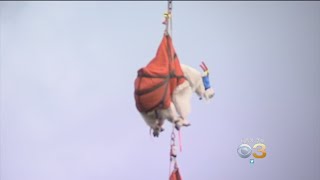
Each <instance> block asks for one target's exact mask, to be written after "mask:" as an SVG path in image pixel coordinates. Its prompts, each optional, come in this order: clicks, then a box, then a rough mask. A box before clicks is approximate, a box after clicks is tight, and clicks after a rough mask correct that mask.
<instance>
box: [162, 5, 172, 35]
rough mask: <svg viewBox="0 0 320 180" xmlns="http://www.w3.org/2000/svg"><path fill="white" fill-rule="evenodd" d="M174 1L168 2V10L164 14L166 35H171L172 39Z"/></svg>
mask: <svg viewBox="0 0 320 180" xmlns="http://www.w3.org/2000/svg"><path fill="white" fill-rule="evenodd" d="M171 16H172V0H168V10H167V12H165V13H164V18H165V20H164V22H162V24H164V25H165V26H166V27H165V30H164V33H165V34H166V35H170V33H171V37H172V18H171ZM169 26H170V33H169Z"/></svg>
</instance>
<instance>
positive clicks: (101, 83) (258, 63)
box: [0, 1, 320, 180]
mask: <svg viewBox="0 0 320 180" xmlns="http://www.w3.org/2000/svg"><path fill="white" fill-rule="evenodd" d="M166 6H167V4H166V2H125V1H122V2H107V1H106V2H0V13H1V17H0V18H1V19H0V28H1V29H0V43H1V44H0V58H1V59H0V60H1V61H0V63H1V95H0V99H1V111H0V112H1V114H0V118H1V119H0V122H1V127H0V130H1V132H0V135H1V137H0V138H1V142H0V145H1V147H0V150H1V151H0V152H1V154H0V157H1V159H0V165H1V166H0V179H1V180H89V179H90V180H106V179H108V180H111V179H112V180H129V179H130V180H131V179H137V180H138V179H139V180H163V179H167V178H168V173H169V172H168V171H169V169H168V165H169V157H168V154H169V136H170V131H171V126H170V125H169V124H168V123H166V124H165V128H166V130H165V131H164V132H163V133H162V134H161V135H160V138H158V139H153V138H151V137H150V136H149V134H148V133H149V128H148V127H147V126H146V124H145V123H144V121H143V119H142V118H141V117H140V115H139V114H138V112H137V110H136V108H135V104H134V103H135V102H134V97H133V91H134V86H133V83H134V79H135V77H136V72H137V70H138V69H139V68H141V67H143V66H145V65H146V64H147V63H148V62H149V60H151V59H152V58H153V57H154V55H155V53H156V50H157V47H158V45H159V43H160V41H161V38H162V33H163V29H164V27H163V25H162V24H161V22H162V20H163V15H162V14H163V13H164V11H165V9H166ZM173 13H174V14H173V42H174V45H175V48H176V51H177V53H178V56H179V58H180V61H181V63H184V64H188V65H190V66H193V67H195V68H198V67H199V66H198V65H199V63H200V62H201V61H202V60H205V61H206V62H207V65H208V67H209V68H210V70H211V71H210V72H211V75H210V76H211V83H212V86H213V87H214V88H215V90H216V96H215V97H214V99H213V101H212V102H211V103H209V104H206V103H203V102H202V101H199V100H198V99H197V98H196V96H193V99H192V114H191V115H190V122H191V123H192V126H190V127H188V128H185V129H183V130H182V141H183V142H182V143H183V152H182V153H180V154H179V155H178V161H179V166H180V168H181V173H182V175H183V177H184V179H185V180H212V179H225V180H235V179H250V180H251V179H252V180H253V179H260V180H270V179H276V180H278V179H279V180H283V179H291V180H301V179H308V180H318V179H320V172H319V168H320V155H319V153H320V143H319V138H320V131H319V127H320V123H319V120H320V109H319V107H320V106H319V105H320V103H319V102H320V79H319V78H320V3H319V2H274V1H273V2H251V1H246V2H231V1H230V2H214V1H212V2H174V3H173ZM198 69H199V70H200V68H198ZM245 137H251V138H257V137H259V138H263V139H264V140H265V143H266V145H267V157H266V158H265V159H258V160H256V162H255V164H254V165H250V164H249V159H242V158H240V157H239V156H238V155H237V152H236V150H237V147H238V146H239V145H240V143H241V139H242V138H245Z"/></svg>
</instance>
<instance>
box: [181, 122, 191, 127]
mask: <svg viewBox="0 0 320 180" xmlns="http://www.w3.org/2000/svg"><path fill="white" fill-rule="evenodd" d="M183 126H185V127H188V126H191V124H190V123H184V124H183Z"/></svg>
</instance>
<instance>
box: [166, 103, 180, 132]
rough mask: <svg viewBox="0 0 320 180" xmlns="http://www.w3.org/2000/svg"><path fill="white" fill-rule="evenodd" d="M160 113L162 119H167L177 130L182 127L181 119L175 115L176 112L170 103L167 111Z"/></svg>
mask: <svg viewBox="0 0 320 180" xmlns="http://www.w3.org/2000/svg"><path fill="white" fill-rule="evenodd" d="M160 113H161V115H162V117H163V119H167V120H168V121H170V122H171V123H174V124H175V127H176V129H178V130H179V129H180V127H181V126H182V125H183V119H182V118H181V117H180V116H179V114H178V113H177V110H176V108H175V106H174V104H173V103H172V102H171V103H170V106H169V108H168V109H165V110H161V111H160Z"/></svg>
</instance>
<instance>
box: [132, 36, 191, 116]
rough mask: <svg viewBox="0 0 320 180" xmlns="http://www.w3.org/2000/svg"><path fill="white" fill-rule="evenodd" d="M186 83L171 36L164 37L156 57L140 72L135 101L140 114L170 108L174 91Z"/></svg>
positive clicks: (136, 80)
mask: <svg viewBox="0 0 320 180" xmlns="http://www.w3.org/2000/svg"><path fill="white" fill-rule="evenodd" d="M184 81H185V79H184V75H183V71H182V69H181V66H180V61H179V59H178V57H177V54H176V52H175V49H174V47H173V44H172V39H171V37H170V36H169V35H164V36H163V38H162V41H161V43H160V46H159V48H158V51H157V54H156V56H155V57H154V58H153V59H152V60H151V61H150V62H149V64H148V65H147V66H146V67H144V68H141V69H139V70H138V77H137V78H136V79H135V83H134V86H135V93H134V94H135V101H136V107H137V109H138V110H139V111H140V112H149V111H152V110H154V109H156V108H163V109H167V108H169V106H170V102H171V96H172V93H173V90H174V89H175V88H176V87H177V86H178V85H180V84H181V83H183V82H184Z"/></svg>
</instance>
